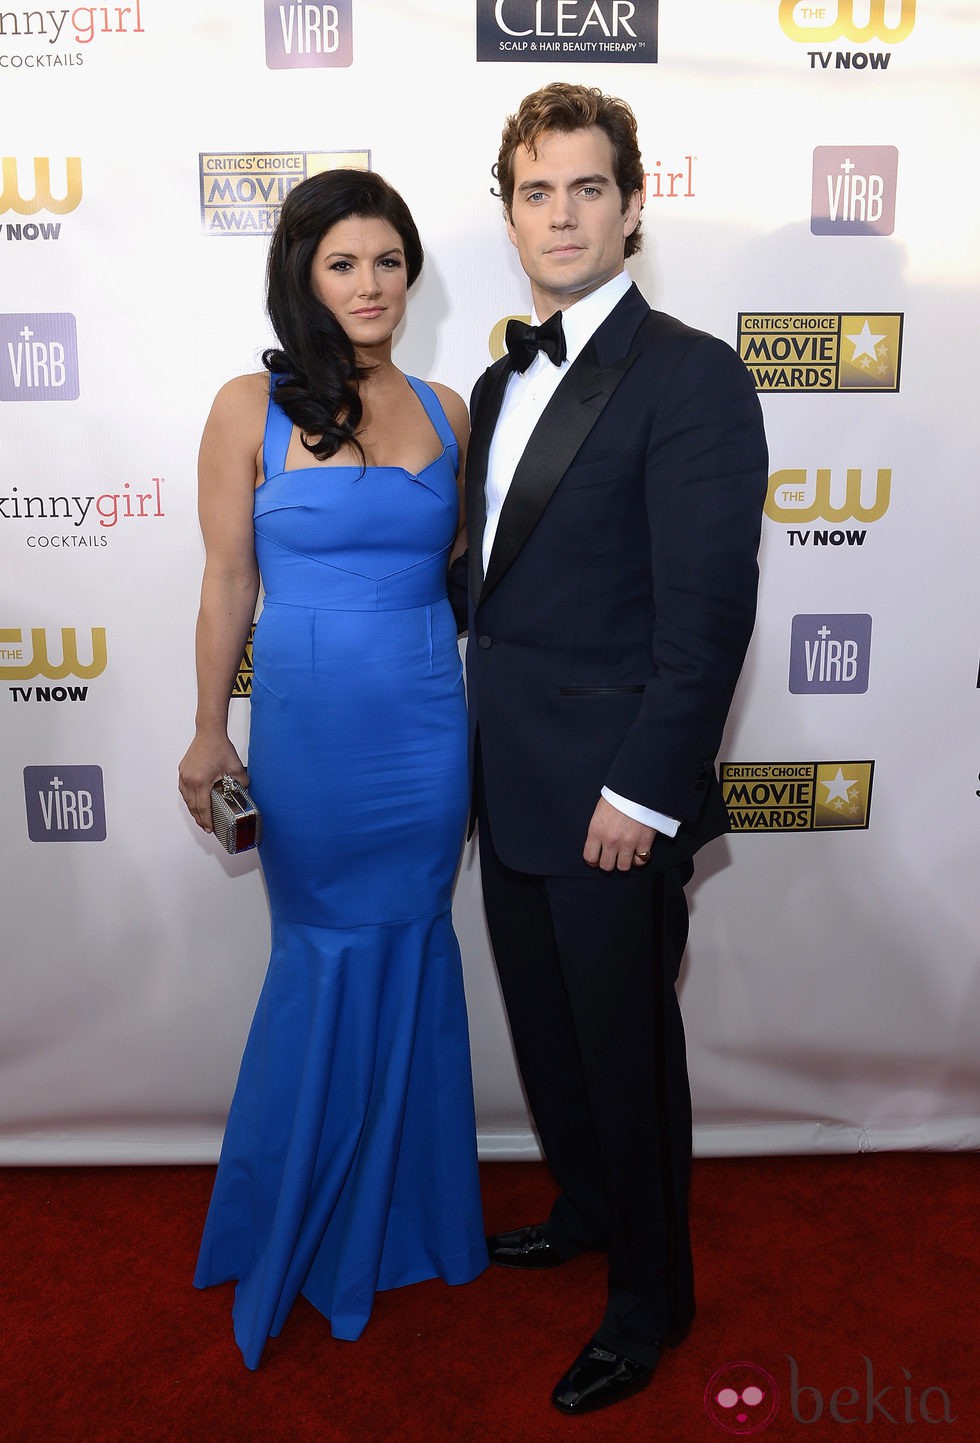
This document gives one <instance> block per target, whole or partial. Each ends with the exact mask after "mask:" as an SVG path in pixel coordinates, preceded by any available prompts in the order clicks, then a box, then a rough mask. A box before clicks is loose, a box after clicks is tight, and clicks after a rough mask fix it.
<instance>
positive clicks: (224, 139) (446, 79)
mask: <svg viewBox="0 0 980 1443" xmlns="http://www.w3.org/2000/svg"><path fill="white" fill-rule="evenodd" d="M978 49H980V46H978V38H977V24H976V15H975V6H974V5H973V4H972V3H971V0H960V3H956V0H945V3H939V0H920V3H919V5H918V6H916V4H915V0H822V3H819V0H818V3H815V4H811V5H804V4H793V3H790V0H782V3H779V0H660V3H659V5H658V4H657V3H656V0H452V3H450V0H414V3H412V0H337V3H336V4H313V3H297V0H265V5H264V9H263V5H262V3H261V0H250V3H248V4H242V3H232V0H193V3H191V0H166V3H164V0H139V3H135V4H133V5H131V6H129V7H120V8H114V7H101V6H99V7H96V6H91V7H90V6H77V7H75V8H73V9H53V10H40V11H39V10H33V9H30V8H28V7H27V6H26V5H22V4H18V5H15V6H13V7H6V6H5V7H4V9H3V13H2V15H0V104H2V115H3V124H2V129H0V152H2V158H3V159H2V164H3V172H2V203H0V254H2V258H3V267H2V273H0V285H2V287H3V296H2V303H0V310H2V314H0V328H2V335H0V403H2V404H0V422H2V425H3V441H2V447H0V558H2V562H0V564H2V571H0V716H2V725H3V748H2V761H0V815H2V819H3V825H2V847H3V915H2V923H3V964H2V977H3V984H2V1005H0V1161H4V1162H8V1163H32V1162H34V1163H58V1162H79V1163H81V1162H112V1161H119V1162H122V1161H182V1160H188V1161H193V1160H198V1161H201V1160H207V1159H211V1158H214V1157H215V1156H216V1154H217V1147H218V1142H219V1138H220V1134H221V1129H222V1125H223V1120H224V1113H225V1110H226V1108H227V1104H228V1100H229V1097H230V1093H231V1089H232V1086H233V1083H234V1079H235V1074H236V1071H237V1066H238V1060H239V1057H240V1053H241V1047H242V1044H243V1040H244V1036H245V1032H246V1029H247V1026H248V1022H249V1018H250V1015H251V1011H252V1007H253V1005H254V1002H255V998H256V996H257V993H258V988H259V985H260V982H261V978H262V975H263V972H264V969H265V965H266V961H267V949H268V933H269V928H268V919H267V911H266V900H265V895H264V891H263V886H262V881H261V875H260V873H259V870H258V867H257V863H256V861H255V859H254V856H246V857H244V858H241V859H237V860H234V861H232V860H229V859H228V858H226V857H225V856H224V855H223V854H219V852H218V850H217V849H216V847H215V845H214V844H213V843H212V842H210V841H208V840H207V839H206V838H204V837H203V835H202V834H200V833H198V832H197V831H196V830H195V829H194V827H193V826H192V824H191V822H190V820H189V818H188V817H187V816H186V815H185V813H184V811H183V808H182V806H181V804H180V801H179V798H178V795H177V791H176V765H177V760H178V758H179V757H180V755H181V754H182V752H183V750H184V748H185V746H186V744H187V742H188V740H189V737H190V732H191V723H192V716H193V711H194V677H193V662H192V633H193V626H194V619H195V614H196V607H197V594H198V586H199V578H200V570H201V563H202V547H201V543H200V538H199V534H198V528H197V519H196V509H195V507H196V499H195V486H196V480H195V464H196V452H197V445H198V439H199V436H200V432H201V428H202V425H203V422H204V419H205V416H206V414H207V411H208V408H209V405H210V401H211V398H212V396H213V394H214V392H215V391H216V390H217V388H218V386H219V385H220V384H221V383H222V382H223V381H224V380H225V379H226V378H228V377H229V376H231V375H235V374H238V373H240V372H242V371H248V370H254V369H257V364H258V356H259V353H260V351H261V350H262V348H263V347H264V346H265V345H266V344H268V343H269V340H270V336H269V332H268V329H267V323H266V321H265V318H264V314H263V308H262V286H263V266H264V262H265V254H266V246H267V237H268V234H269V230H270V227H271V225H272V224H273V223H274V219H275V216H276V213H277V206H278V205H279V203H280V201H281V199H282V197H283V195H284V194H285V192H286V191H287V189H288V188H289V186H290V185H291V184H293V183H294V181H295V180H296V179H298V178H300V177H302V176H303V175H305V174H308V173H310V172H312V171H314V170H318V169H322V168H324V167H327V166H332V165H337V164H355V165H364V166H370V167H372V168H374V169H376V170H378V171H380V172H381V173H382V174H384V175H385V176H387V177H388V178H389V179H390V180H391V181H392V182H393V183H394V184H395V185H396V186H397V187H398V188H399V189H400V190H402V191H403V193H404V194H405V196H406V198H407V199H408V201H409V203H410V205H411V206H412V208H413V210H414V213H415V215H416V218H417V221H418V223H419V227H420V230H421V232H422V235H423V238H424V241H425V244H426V249H427V264H426V268H425V271H424V274H423V278H422V280H421V281H420V283H419V285H418V287H417V289H416V291H415V292H414V295H413V299H412V300H411V302H410V307H409V317H408V320H407V323H406V325H405V327H404V331H403V334H402V335H401V336H400V338H399V340H398V343H397V350H396V359H397V360H398V362H399V364H400V365H401V366H402V367H403V369H405V370H408V371H409V372H412V373H414V374H417V375H420V376H424V377H434V378H436V379H440V380H443V381H445V382H448V383H449V384H451V385H453V386H455V388H456V389H458V390H459V391H460V392H462V393H463V394H464V395H468V393H469V390H470V387H471V385H472V383H473V382H474V380H475V379H476V377H477V376H478V375H479V374H480V372H481V371H482V370H483V368H484V366H485V365H486V364H487V362H488V360H489V359H490V355H491V352H492V349H493V347H494V346H495V344H496V343H497V342H496V339H495V338H496V337H499V334H500V328H501V324H502V321H503V319H504V318H505V317H507V316H508V315H511V314H526V313H527V311H528V306H529V302H528V296H527V291H526V287H525V284H524V281H523V277H522V275H521V272H520V270H519V267H518V265H517V263H516V259H515V256H514V254H513V252H512V250H511V247H510V246H509V244H508V242H507V240H506V237H505V233H504V228H503V224H502V221H501V217H500V207H499V202H498V200H497V199H496V197H495V195H494V193H493V177H492V173H491V166H492V164H493V161H494V158H495V155H496V149H497V143H498V140H499V135H500V127H501V122H502V119H503V117H504V115H505V114H506V113H508V112H509V111H511V110H512V109H513V108H514V107H515V106H516V104H517V103H518V101H519V100H520V98H521V96H522V95H524V94H525V93H526V92H527V91H529V90H531V89H534V88H536V87H537V86H539V85H541V84H544V83H546V82H547V81H550V80H554V79H570V80H576V81H585V82H587V83H590V84H596V85H599V86H601V87H602V88H603V89H605V90H607V91H612V92H614V93H617V94H621V95H623V96H625V97H626V98H627V99H628V100H629V101H630V102H631V103H632V105H633V106H634V108H635V110H636V112H637V115H638V118H639V122H640V134H641V138H642V141H643V148H644V159H645V166H646V170H647V173H648V174H647V194H646V211H645V230H646V233H647V238H646V245H645V248H644V251H643V254H642V256H641V257H639V258H637V260H636V261H635V262H632V263H631V270H632V273H633V276H634V278H635V279H636V281H637V283H638V284H639V285H640V287H641V289H642V290H643V291H644V293H645V294H646V296H647V297H648V299H649V300H650V301H651V303H652V304H653V305H655V306H657V307H658V308H660V309H663V310H667V311H670V312H672V313H674V314H676V315H678V316H680V317H681V318H683V319H684V320H686V321H688V322H689V323H692V324H694V325H696V326H700V327H703V328H704V329H707V330H710V331H712V332H714V333H716V334H717V335H720V336H722V337H724V338H725V339H726V340H728V341H729V342H730V343H731V344H732V345H734V346H737V347H738V348H739V349H740V352H741V354H742V355H743V357H744V359H745V361H746V363H747V364H748V365H749V366H750V368H751V370H752V372H753V374H754V375H755V377H756V380H757V384H758V388H759V391H760V393H761V396H762V404H763V406H764V409H765V415H766V421H767V428H768V433H769V438H770V447H771V458H772V459H771V465H772V477H771V483H770V495H769V501H768V505H767V518H766V522H765V529H764V540H763V548H762V568H763V581H762V592H761V608H760V617H759V624H758V629H757V632H756V636H755V640H754V642H753V646H752V650H751V653H750V657H749V660H748V663H747V666H746V669H745V673H744V676H743V680H742V684H741V687H740V691H739V694H738V697H737V701H736V706H735V710H734V713H733V716H732V720H731V725H730V728H729V733H728V736H727V738H726V743H725V748H724V752H723V758H722V759H723V761H724V763H725V773H724V779H725V787H726V791H727V795H728V800H729V804H730V807H731V810H732V815H733V822H734V832H733V834H732V836H731V837H729V838H725V839H722V840H719V841H718V842H716V843H714V844H712V846H711V847H710V848H708V849H706V851H705V852H704V853H703V854H702V858H701V865H700V868H699V872H698V876H697V878H696V880H695V882H694V884H693V885H692V888H691V900H692V911H693V930H692V941H691V946H690V950H689V956H688V962H687V966H686V970H685V975H684V980H683V1002H684V1007H685V1012H686V1016H687V1020H688V1027H689V1036H690V1052H691V1071H692V1076H693V1083H694V1089H695V1098H696V1146H697V1149H698V1151H699V1152H701V1153H703V1154H707V1153H714V1154H719V1153H760V1152H786V1151H820V1150H827V1151H848V1150H853V1149H858V1150H862V1149H875V1148H968V1147H976V1146H977V1145H978V1144H980V1116H978V1113H980V1109H978V1066H980V1063H978V1045H977V1044H978V1014H980V967H978V934H980V926H978V923H980V909H978V900H977V899H978V894H980V887H978V876H977V863H978V848H977V827H978V821H980V793H978V790H977V789H978V785H980V782H978V775H977V773H978V769H980V736H978V729H977V718H978V710H980V690H978V682H980V677H978V663H980V617H978V607H977V596H978V582H977V570H978V568H977V538H978V531H977V522H978V519H980V498H978V488H977V484H976V457H977V455H978V453H980V436H978V422H977V418H978V414H980V406H978V404H977V401H976V398H975V395H974V388H973V386H972V385H970V381H971V372H972V371H974V369H975V366H974V365H973V364H971V363H972V362H973V359H974V356H975V352H976V336H977V319H978V317H977V311H978V306H977V298H978V271H980V266H978V257H980V237H978V227H977V206H978V201H977V197H978V187H977V185H976V183H975V171H976V166H975V154H976V124H975V122H976V109H975V107H976V101H975V95H976V86H975V84H973V83H972V82H973V81H974V80H975V71H976V60H977V55H978ZM247 688H248V678H247V673H246V672H245V671H243V675H242V691H243V693H247ZM232 726H233V734H234V736H235V738H236V740H238V741H239V742H241V743H242V744H243V745H244V744H245V742H246V739H247V731H248V700H247V695H243V696H242V697H240V698H236V699H235V700H234V701H233V702H232ZM456 920H457V925H458V930H459V934H460V938H461V942H462V946H463V952H464V961H465V968H466V982H467V991H468V996H469V1003H470V1015H471V1029H472V1038H473V1053H474V1066H475V1081H476V1091H477V1104H478V1110H479V1120H480V1129H481V1139H482V1145H483V1149H484V1152H485V1153H486V1154H487V1155H498V1156H507V1155H511V1156H515V1155H522V1154H523V1155H529V1154H531V1153H532V1152H533V1147H534V1144H533V1139H532V1134H531V1131H530V1128H529V1125H528V1120H527V1114H526V1111H525V1108H524V1104H523V1101H522V1095H521V1091H520V1086H519V1083H518V1081H517V1076H516V1072H515V1069H514V1064H513V1060H512V1056H511V1052H510V1047H509V1041H508V1035H507V1029H506V1024H505V1021H504V1017H503V1012H502V1009H501V1004H500V1000H499V996H498V992H497V988H496V983H495V979H494V974H493V968H492V963H491V959H490V955H489V950H488V946H487V942H486V937H485V932H484V927H483V920H482V914H481V909H480V901H479V887H478V870H477V858H476V856H475V854H474V852H473V850H472V849H471V848H467V850H466V852H465V854H464V857H463V860H462V864H461V870H460V876H459V883H458V888H457V893H456Z"/></svg>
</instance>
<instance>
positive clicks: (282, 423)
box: [262, 373, 293, 481]
mask: <svg viewBox="0 0 980 1443" xmlns="http://www.w3.org/2000/svg"><path fill="white" fill-rule="evenodd" d="M275 382H276V378H275V375H274V374H272V373H270V375H269V405H268V409H267V410H266V413H265V435H264V436H263V438H262V471H263V474H264V476H265V479H266V480H267V481H268V479H269V477H270V476H278V475H279V473H280V472H281V471H285V469H286V452H287V451H288V450H289V438H290V436H291V435H292V434H293V423H292V421H290V419H289V417H288V416H287V415H286V413H285V411H284V410H283V409H282V407H281V406H280V405H279V404H278V402H276V401H275V400H274V399H273V394H272V393H273V390H274V387H275Z"/></svg>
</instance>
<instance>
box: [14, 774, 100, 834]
mask: <svg viewBox="0 0 980 1443" xmlns="http://www.w3.org/2000/svg"><path fill="white" fill-rule="evenodd" d="M24 801H25V802H26V804H27V835H28V836H29V837H30V839H31V841H32V842H104V841H105V835H106V829H105V789H104V787H103V783H102V768H101V767H55V766H48V767H25V768H24Z"/></svg>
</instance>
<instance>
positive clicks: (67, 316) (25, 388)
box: [0, 311, 78, 401]
mask: <svg viewBox="0 0 980 1443" xmlns="http://www.w3.org/2000/svg"><path fill="white" fill-rule="evenodd" d="M77 400H78V341H77V336H76V333H75V317H74V316H73V315H71V313H70V312H68V311H50V312H48V313H47V314H39V315H24V314H16V315H4V316H0V401H77Z"/></svg>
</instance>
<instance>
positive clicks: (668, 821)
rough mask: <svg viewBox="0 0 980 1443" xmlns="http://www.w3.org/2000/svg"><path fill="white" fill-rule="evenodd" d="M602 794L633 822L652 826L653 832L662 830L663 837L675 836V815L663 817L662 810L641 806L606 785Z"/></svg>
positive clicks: (677, 826) (676, 821) (676, 829)
mask: <svg viewBox="0 0 980 1443" xmlns="http://www.w3.org/2000/svg"><path fill="white" fill-rule="evenodd" d="M602 795H603V796H604V797H605V799H606V801H607V802H608V803H609V805H610V806H612V807H615V808H616V810H617V811H620V812H623V813H624V814H625V815H626V816H627V817H632V818H633V821H634V822H642V823H643V825H644V826H645V827H653V829H654V831H655V832H663V834H664V836H665V837H676V836H677V831H678V828H679V827H680V822H679V821H678V820H677V819H676V817H665V816H664V814H663V812H653V811H651V810H650V808H649V807H641V806H640V804H639V802H631V801H630V800H629V799H628V798H627V797H620V796H618V795H617V793H616V792H611V791H610V790H609V788H608V787H603V789H602Z"/></svg>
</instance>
